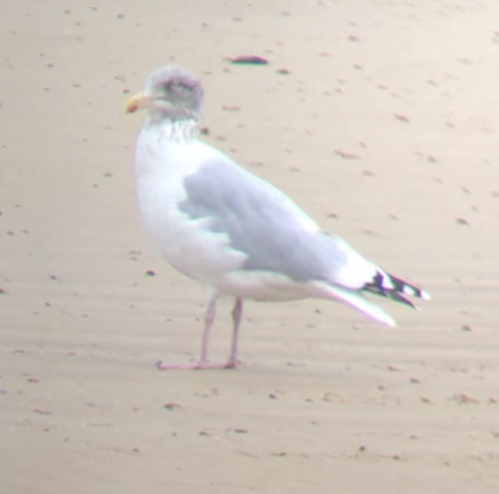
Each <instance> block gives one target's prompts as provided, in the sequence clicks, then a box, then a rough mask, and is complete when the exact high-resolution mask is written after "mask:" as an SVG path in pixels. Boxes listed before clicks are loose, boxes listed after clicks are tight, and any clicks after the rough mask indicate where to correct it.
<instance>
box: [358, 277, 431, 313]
mask: <svg viewBox="0 0 499 494" xmlns="http://www.w3.org/2000/svg"><path fill="white" fill-rule="evenodd" d="M363 290H366V291H368V292H371V293H375V294H376V295H381V296H382V297H388V298H391V299H392V300H395V301H396V302H400V303H402V304H405V305H408V306H409V307H412V308H413V309H419V308H418V306H417V305H416V304H414V303H413V302H412V301H411V300H410V299H409V298H408V297H416V298H420V299H422V300H431V296H430V294H429V293H428V292H425V291H424V290H422V289H421V288H419V287H417V286H416V285H413V284H412V283H408V282H407V281H404V280H402V279H400V278H397V277H396V276H392V275H391V274H388V273H384V272H383V271H377V272H376V274H375V275H374V276H373V279H372V280H371V281H370V282H369V283H366V284H365V285H364V287H363Z"/></svg>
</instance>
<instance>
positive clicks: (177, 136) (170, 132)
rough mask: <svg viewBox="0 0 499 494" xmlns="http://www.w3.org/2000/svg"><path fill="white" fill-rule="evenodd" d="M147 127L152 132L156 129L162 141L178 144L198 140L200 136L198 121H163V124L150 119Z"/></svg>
mask: <svg viewBox="0 0 499 494" xmlns="http://www.w3.org/2000/svg"><path fill="white" fill-rule="evenodd" d="M145 127H149V129H150V130H153V129H154V131H155V132H157V133H158V134H159V135H160V137H161V139H166V140H167V141H170V142H171V141H173V142H176V143H185V142H187V141H190V140H192V139H196V138H197V137H198V135H199V125H198V121H197V120H194V119H182V120H175V121H172V120H161V122H155V121H153V120H152V119H150V120H148V121H147V122H146V125H145Z"/></svg>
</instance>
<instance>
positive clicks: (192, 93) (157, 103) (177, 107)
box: [125, 65, 203, 123]
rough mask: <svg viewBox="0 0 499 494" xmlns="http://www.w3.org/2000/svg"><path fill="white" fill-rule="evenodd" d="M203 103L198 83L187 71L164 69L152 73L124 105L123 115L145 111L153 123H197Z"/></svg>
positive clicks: (171, 68) (170, 67)
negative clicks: (166, 121) (143, 86)
mask: <svg viewBox="0 0 499 494" xmlns="http://www.w3.org/2000/svg"><path fill="white" fill-rule="evenodd" d="M202 103H203V89H202V87H201V83H200V82H199V80H198V79H196V78H195V77H194V76H193V75H192V74H191V73H190V72H188V71H187V70H185V69H183V68H181V67H178V66H175V65H166V66H163V67H158V68H157V69H154V70H153V71H152V72H151V73H150V74H149V76H148V77H147V79H146V84H145V89H144V90H143V91H142V92H141V93H138V94H136V95H135V96H132V97H131V98H130V99H129V100H128V101H127V103H126V107H125V109H126V111H127V113H134V112H136V111H137V110H141V109H145V110H147V112H148V113H149V117H150V118H151V120H152V121H153V122H156V123H158V122H162V121H165V120H169V121H171V122H180V121H185V120H191V121H192V120H194V121H196V122H197V121H199V120H200V118H201V109H202Z"/></svg>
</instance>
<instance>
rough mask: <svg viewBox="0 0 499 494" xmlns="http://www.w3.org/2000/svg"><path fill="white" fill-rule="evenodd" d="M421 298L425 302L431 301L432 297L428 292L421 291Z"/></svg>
mask: <svg viewBox="0 0 499 494" xmlns="http://www.w3.org/2000/svg"><path fill="white" fill-rule="evenodd" d="M421 298H422V299H423V300H431V295H430V294H429V293H428V292H425V291H423V290H421Z"/></svg>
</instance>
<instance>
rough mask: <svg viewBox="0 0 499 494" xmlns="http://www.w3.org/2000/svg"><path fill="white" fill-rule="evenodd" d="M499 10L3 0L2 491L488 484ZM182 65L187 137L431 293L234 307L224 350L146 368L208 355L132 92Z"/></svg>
mask: <svg viewBox="0 0 499 494" xmlns="http://www.w3.org/2000/svg"><path fill="white" fill-rule="evenodd" d="M498 20H499V3H497V2H494V1H492V0H483V1H480V0H472V1H469V2H459V0H449V1H448V2H444V1H436V0H435V1H432V0H425V1H421V2H405V1H399V0H393V1H384V0H380V1H374V0H352V1H347V0H336V1H335V0H331V1H325V0H324V1H316V0H314V1H310V2H305V1H299V0H290V1H285V0H275V1H272V2H264V1H258V0H255V1H254V2H247V1H246V2H245V1H241V0H234V1H226V2H223V1H218V0H212V1H207V2H200V1H196V0H185V1H183V2H174V1H171V0H164V1H160V0H145V1H144V2H137V1H135V2H134V1H132V0H122V1H107V2H92V1H89V0H82V1H79V2H75V1H73V2H71V1H66V2H64V1H62V0H45V1H43V2H32V1H27V0H20V1H14V0H4V1H3V2H2V4H1V5H0V53H1V57H0V81H1V83H0V211H1V215H0V261H1V262H0V268H1V269H0V311H1V325H0V458H1V461H0V479H1V480H0V486H1V487H0V490H1V492H2V494H31V493H37V494H54V493H62V492H68V493H71V494H87V493H92V494H97V493H106V494H107V493H110V494H114V493H116V494H118V493H119V494H137V493H140V494H142V493H144V494H146V493H147V494H149V493H160V492H172V493H175V494H194V493H201V492H202V493H203V494H239V493H249V492H254V493H269V494H270V493H272V494H275V493H286V494H303V493H324V494H330V493H335V494H366V493H373V494H374V493H393V494H400V493H404V494H416V493H417V494H420V493H425V494H437V493H438V494H447V493H452V494H468V493H477V494H496V493H497V492H499V419H498V417H499V331H498V327H497V320H498V314H499V311H498V308H497V307H496V304H497V294H498V293H499V283H498V280H499V262H497V256H498V252H499V234H498V233H497V231H498V223H499V217H498V209H499V163H498V158H497V156H498V149H499V116H498V112H497V108H498V107H499V91H498V89H497V88H498V87H499V64H498V63H497V60H498V57H499V22H498ZM244 54H253V55H259V56H261V57H265V58H266V59H267V60H268V61H269V63H268V64H267V65H235V64H232V63H230V61H229V58H230V57H233V56H238V55H244ZM170 62H174V63H178V64H181V65H183V66H185V67H188V68H189V69H191V70H192V71H193V72H194V73H196V74H197V75H198V76H199V78H200V79H201V80H202V81H203V85H204V88H205V101H206V108H205V114H204V125H205V126H206V128H207V132H208V134H207V135H206V136H204V137H203V139H205V140H206V141H208V142H209V143H211V144H212V145H214V146H216V147H218V148H219V149H221V150H223V151H224V152H226V153H227V154H229V155H231V156H232V157H233V158H234V159H236V160H237V161H238V162H239V163H240V164H241V165H242V166H244V167H246V168H248V169H249V170H251V171H253V172H254V173H256V174H258V175H260V176H262V177H264V178H265V179H267V180H269V181H270V182H272V183H273V184H274V185H276V186H277V187H279V188H280V189H282V190H283V191H284V192H285V193H287V194H289V195H290V196H291V197H292V198H293V200H295V201H296V202H297V204H299V205H300V206H301V207H302V208H303V209H304V210H305V211H306V212H307V213H309V214H310V215H311V216H312V217H313V218H314V219H316V220H317V221H318V222H319V223H320V224H321V225H322V226H323V227H324V229H326V230H328V231H331V232H334V233H336V234H339V235H341V236H343V237H345V238H346V239H347V240H348V241H349V242H350V243H351V244H352V245H353V246H354V247H355V248H356V249H358V250H359V251H360V252H361V253H363V254H364V255H365V256H366V257H367V258H369V259H372V260H375V261H376V262H378V263H379V264H380V265H381V266H383V267H384V268H385V269H387V270H388V271H389V272H391V273H393V274H396V275H398V276H401V277H404V278H406V279H407V280H409V281H412V282H414V283H417V284H419V285H421V286H422V287H423V288H424V289H425V290H427V291H429V292H430V293H431V294H432V297H433V300H432V301H431V302H429V303H424V302H423V303H421V304H420V305H421V311H412V310H409V309H407V308H406V307H403V306H399V305H397V304H393V303H389V302H386V303H385V301H384V300H381V301H380V304H381V305H382V306H383V307H384V308H385V309H386V310H387V311H388V312H389V313H391V314H392V315H393V316H394V317H395V318H396V319H397V321H398V327H397V328H384V327H381V326H379V325H377V324H375V323H374V322H372V321H370V320H368V319H367V318H365V317H363V316H362V315H361V314H359V313H357V312H356V311H354V310H352V309H350V308H349V307H346V306H343V305H340V304H336V303H333V302H327V301H318V300H307V301H300V302H292V303H287V304H262V303H255V302H249V303H247V304H246V307H245V315H244V321H243V326H242V334H241V346H240V358H241V361H242V365H241V367H240V368H238V369H237V370H225V371H165V372H161V371H159V370H157V369H156V368H155V366H154V363H155V362H156V361H157V360H159V359H168V360H172V361H175V360H184V361H186V360H192V359H195V358H197V356H198V352H199V346H200V340H201V331H202V316H203V311H204V306H205V293H204V291H203V289H202V288H201V287H200V286H198V285H196V284H195V283H193V282H192V281H190V280H188V279H187V278H185V277H183V276H182V275H181V274H179V273H177V272H175V271H174V270H173V269H171V268H170V267H169V266H168V265H167V264H166V263H165V262H164V261H163V260H162V259H161V257H160V256H159V254H158V253H157V252H156V251H155V249H154V247H153V246H152V245H151V244H150V243H149V241H148V239H147V238H146V235H145V234H144V232H143V231H142V228H141V225H140V223H139V218H138V213H137V209H136V204H135V193H134V177H133V150H134V145H135V138H136V135H137V132H138V130H139V128H140V126H141V123H142V120H141V119H142V116H141V115H133V116H130V115H126V114H125V113H124V104H125V101H126V99H127V98H128V97H129V96H130V95H131V94H133V93H135V92H136V91H138V90H140V89H142V87H143V83H144V79H145V77H146V75H147V74H148V73H149V71H150V70H151V69H152V68H154V67H156V66H158V65H161V64H165V63H170ZM148 272H149V274H148ZM151 274H153V275H151ZM230 309H231V305H230V301H229V300H227V301H225V300H224V301H222V302H221V303H220V306H219V312H218V314H219V315H218V317H217V325H216V328H215V329H214V332H213V338H212V347H211V354H212V356H213V357H214V358H217V357H218V358H224V357H225V356H226V355H227V354H228V350H229V343H230Z"/></svg>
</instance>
